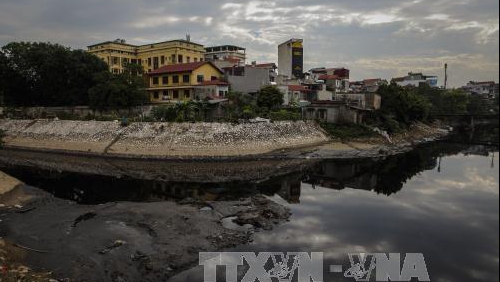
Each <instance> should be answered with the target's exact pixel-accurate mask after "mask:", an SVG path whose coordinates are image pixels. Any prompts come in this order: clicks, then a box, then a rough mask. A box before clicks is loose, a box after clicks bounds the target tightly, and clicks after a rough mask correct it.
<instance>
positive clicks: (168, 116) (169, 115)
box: [151, 106, 177, 122]
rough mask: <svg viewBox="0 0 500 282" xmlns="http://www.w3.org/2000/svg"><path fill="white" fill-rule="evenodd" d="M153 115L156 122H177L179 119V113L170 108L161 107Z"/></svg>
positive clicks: (155, 109) (154, 110)
mask: <svg viewBox="0 0 500 282" xmlns="http://www.w3.org/2000/svg"><path fill="white" fill-rule="evenodd" d="M151 115H152V116H153V117H154V118H155V119H156V120H162V119H163V120H164V121H169V122H172V121H175V120H176V118H177V111H176V110H175V108H173V107H170V106H159V107H156V108H154V109H153V111H152V113H151Z"/></svg>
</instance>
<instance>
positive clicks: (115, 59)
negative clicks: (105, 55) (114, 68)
mask: <svg viewBox="0 0 500 282" xmlns="http://www.w3.org/2000/svg"><path fill="white" fill-rule="evenodd" d="M112 58H113V65H118V58H117V57H112Z"/></svg>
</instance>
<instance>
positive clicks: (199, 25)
mask: <svg viewBox="0 0 500 282" xmlns="http://www.w3.org/2000/svg"><path fill="white" fill-rule="evenodd" d="M187 33H189V34H190V35H191V40H192V41H194V42H197V43H200V44H203V45H205V46H213V45H225V44H233V45H238V46H241V47H244V48H246V49H247V61H248V62H251V61H257V62H276V63H277V61H278V45H279V44H280V43H282V42H285V41H286V40H288V39H290V38H302V39H304V68H305V69H306V70H308V69H310V68H313V67H346V68H349V69H350V70H351V80H359V79H364V78H379V77H380V78H386V79H390V78H392V77H396V76H403V75H405V74H406V73H408V72H410V71H413V72H423V73H424V74H427V75H437V76H439V83H440V84H443V82H444V79H443V77H444V67H443V66H444V64H445V63H448V66H449V69H448V70H449V71H448V73H449V85H450V86H452V87H460V86H462V85H465V84H466V83H467V82H468V81H470V80H474V81H484V80H494V81H496V82H498V80H499V1H498V0H413V1H403V0H307V1H304V0H302V1H298V0H276V1H241V0H203V1H199V0H105V1H104V0H102V1H99V0H15V1H13V0H0V45H1V46H4V45H5V44H7V43H9V42H12V41H44V42H52V43H59V44H62V45H66V46H69V47H72V48H75V49H86V46H88V45H91V44H94V43H98V42H102V41H108V40H114V39H117V38H123V39H125V40H127V43H130V44H148V43H153V42H159V41H165V40H172V39H184V38H185V37H186V34H187Z"/></svg>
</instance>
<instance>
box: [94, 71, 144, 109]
mask: <svg viewBox="0 0 500 282" xmlns="http://www.w3.org/2000/svg"><path fill="white" fill-rule="evenodd" d="M94 80H95V81H96V85H95V86H94V87H92V88H90V89H89V91H88V95H89V106H90V107H91V108H93V109H97V110H111V109H114V110H118V109H126V108H131V107H133V106H138V105H141V104H142V103H145V102H147V100H148V99H147V95H146V91H145V84H144V80H143V79H142V77H140V76H138V75H134V74H133V66H132V67H131V68H128V67H127V68H126V69H125V71H124V72H123V73H121V74H112V73H110V72H102V73H99V74H97V75H96V76H95V77H94Z"/></svg>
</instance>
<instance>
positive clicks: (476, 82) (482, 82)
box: [471, 81, 495, 84]
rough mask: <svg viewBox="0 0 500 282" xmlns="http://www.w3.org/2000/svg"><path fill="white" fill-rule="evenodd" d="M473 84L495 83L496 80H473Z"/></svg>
mask: <svg viewBox="0 0 500 282" xmlns="http://www.w3.org/2000/svg"><path fill="white" fill-rule="evenodd" d="M471 84H495V82H494V81H471Z"/></svg>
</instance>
